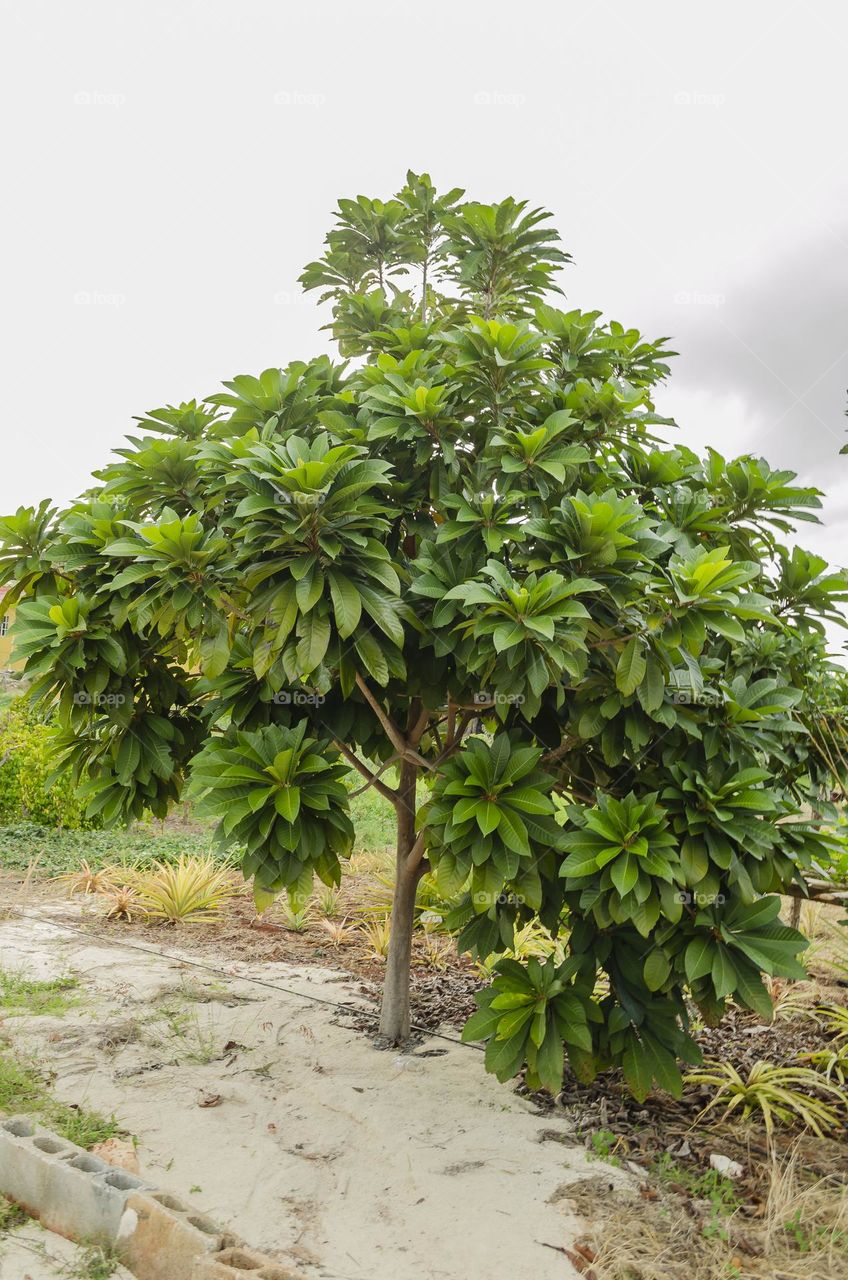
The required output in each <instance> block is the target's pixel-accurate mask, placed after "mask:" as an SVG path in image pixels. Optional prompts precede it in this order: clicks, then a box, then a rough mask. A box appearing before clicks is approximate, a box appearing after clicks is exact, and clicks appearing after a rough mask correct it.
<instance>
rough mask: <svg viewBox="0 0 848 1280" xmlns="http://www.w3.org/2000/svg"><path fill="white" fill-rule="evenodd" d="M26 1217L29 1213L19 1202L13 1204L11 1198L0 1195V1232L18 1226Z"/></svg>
mask: <svg viewBox="0 0 848 1280" xmlns="http://www.w3.org/2000/svg"><path fill="white" fill-rule="evenodd" d="M28 1218H29V1214H28V1213H27V1212H26V1210H25V1209H22V1208H21V1206H20V1205H19V1204H15V1203H14V1201H13V1200H7V1199H6V1197H5V1196H0V1234H2V1233H3V1232H4V1231H11V1230H12V1229H13V1228H14V1227H20V1226H21V1225H22V1224H23V1223H24V1222H26V1221H27V1220H28Z"/></svg>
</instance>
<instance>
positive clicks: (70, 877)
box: [55, 858, 117, 898]
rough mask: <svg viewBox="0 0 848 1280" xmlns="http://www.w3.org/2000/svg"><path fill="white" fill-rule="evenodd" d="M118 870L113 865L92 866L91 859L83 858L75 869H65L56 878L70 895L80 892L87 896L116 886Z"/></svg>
mask: <svg viewBox="0 0 848 1280" xmlns="http://www.w3.org/2000/svg"><path fill="white" fill-rule="evenodd" d="M116 871H117V869H116V868H115V867H113V866H107V867H97V868H95V867H92V866H91V864H90V863H89V861H88V860H87V859H86V858H83V859H82V861H81V862H80V864H79V866H78V867H77V868H76V870H75V871H65V872H63V873H62V875H60V876H56V877H55V879H56V883H57V884H63V885H64V886H65V888H66V890H67V893H68V897H70V898H73V897H74V896H75V895H76V894H78V893H79V894H83V895H85V896H87V895H88V894H94V893H105V892H106V891H107V890H109V889H112V888H114V885H115V875H116Z"/></svg>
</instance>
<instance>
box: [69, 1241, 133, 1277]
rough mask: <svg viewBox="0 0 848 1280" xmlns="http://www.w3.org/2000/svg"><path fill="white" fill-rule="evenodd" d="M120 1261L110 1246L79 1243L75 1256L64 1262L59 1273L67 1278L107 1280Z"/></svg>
mask: <svg viewBox="0 0 848 1280" xmlns="http://www.w3.org/2000/svg"><path fill="white" fill-rule="evenodd" d="M120 1261H121V1259H120V1256H119V1255H118V1254H117V1253H116V1252H115V1250H114V1249H112V1248H109V1247H104V1246H103V1245H100V1244H91V1245H81V1246H80V1251H79V1253H78V1254H77V1256H76V1258H74V1260H73V1261H72V1262H68V1263H66V1264H65V1266H64V1267H63V1268H62V1270H61V1272H60V1274H61V1275H62V1276H65V1277H67V1280H109V1277H110V1276H112V1275H114V1274H115V1269H116V1268H117V1266H118V1263H119V1262H120Z"/></svg>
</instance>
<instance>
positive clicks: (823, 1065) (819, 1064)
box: [799, 1041, 848, 1085]
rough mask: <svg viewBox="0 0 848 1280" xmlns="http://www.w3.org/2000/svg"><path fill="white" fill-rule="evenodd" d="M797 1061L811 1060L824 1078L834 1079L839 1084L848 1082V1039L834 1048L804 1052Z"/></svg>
mask: <svg viewBox="0 0 848 1280" xmlns="http://www.w3.org/2000/svg"><path fill="white" fill-rule="evenodd" d="M799 1061H802V1062H811V1063H812V1064H813V1066H814V1067H815V1069H816V1070H817V1071H821V1072H822V1073H823V1075H824V1077H825V1079H826V1080H831V1079H836V1080H838V1081H839V1083H840V1084H841V1085H844V1084H848V1041H846V1042H844V1043H843V1044H840V1045H838V1046H837V1048H835V1049H817V1050H816V1052H815V1053H804V1054H802V1055H801V1057H800V1059H799Z"/></svg>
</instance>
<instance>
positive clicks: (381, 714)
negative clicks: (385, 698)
mask: <svg viewBox="0 0 848 1280" xmlns="http://www.w3.org/2000/svg"><path fill="white" fill-rule="evenodd" d="M356 685H357V688H358V689H359V690H360V692H361V693H362V694H363V696H364V697H365V699H366V700H367V702H368V705H369V706H370V707H371V710H372V711H373V712H374V715H375V716H376V717H377V719H378V720H379V721H380V724H381V725H382V726H383V729H384V730H385V733H386V737H387V738H388V739H389V742H391V744H392V746H393V747H394V748H395V750H396V751H397V752H398V754H399V755H400V756H401V758H402V759H404V760H408V761H409V763H410V764H417V765H418V767H419V769H426V770H427V771H428V773H431V772H432V771H433V765H432V764H431V763H430V761H429V760H425V759H424V757H423V756H422V755H419V754H418V752H417V751H415V750H413V748H412V745H411V743H410V742H409V740H408V739H406V738H405V737H404V736H403V734H402V733H401V731H400V729H398V727H397V725H396V724H395V723H394V721H393V720H391V719H390V717H389V716H387V715H386V713H385V711H384V710H383V708H382V707H381V706H380V703H379V702H378V700H377V699H376V698H375V697H374V694H373V693H372V692H371V690H370V689H369V688H368V685H367V684H366V683H365V681H364V680H363V679H362V676H361V675H359V673H358V672H357V675H356Z"/></svg>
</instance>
